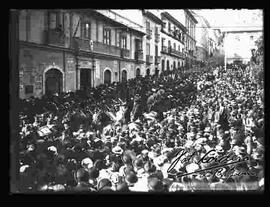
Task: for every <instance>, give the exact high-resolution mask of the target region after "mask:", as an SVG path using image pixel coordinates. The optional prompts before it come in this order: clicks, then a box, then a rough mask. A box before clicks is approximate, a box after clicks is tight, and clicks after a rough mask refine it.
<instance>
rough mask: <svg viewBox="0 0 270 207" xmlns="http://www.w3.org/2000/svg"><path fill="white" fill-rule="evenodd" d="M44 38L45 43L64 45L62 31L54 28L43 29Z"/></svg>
mask: <svg viewBox="0 0 270 207" xmlns="http://www.w3.org/2000/svg"><path fill="white" fill-rule="evenodd" d="M45 39H46V43H47V44H52V45H58V46H64V45H65V34H64V32H63V31H59V30H55V29H49V30H45Z"/></svg>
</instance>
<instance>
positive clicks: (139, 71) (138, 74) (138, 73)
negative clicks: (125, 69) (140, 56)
mask: <svg viewBox="0 0 270 207" xmlns="http://www.w3.org/2000/svg"><path fill="white" fill-rule="evenodd" d="M140 75H141V70H140V68H137V70H136V77H138V76H140Z"/></svg>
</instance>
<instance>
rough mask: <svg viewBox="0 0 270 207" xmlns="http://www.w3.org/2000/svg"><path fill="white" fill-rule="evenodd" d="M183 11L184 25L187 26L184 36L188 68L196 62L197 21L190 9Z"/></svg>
mask: <svg viewBox="0 0 270 207" xmlns="http://www.w3.org/2000/svg"><path fill="white" fill-rule="evenodd" d="M184 12H185V27H186V28H187V32H186V38H185V54H186V67H187V68H190V67H192V65H193V64H194V63H195V62H196V56H195V50H196V37H195V27H196V24H197V23H198V21H197V20H196V19H195V17H194V15H193V13H192V12H191V11H190V10H188V9H184Z"/></svg>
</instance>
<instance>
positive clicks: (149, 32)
mask: <svg viewBox="0 0 270 207" xmlns="http://www.w3.org/2000/svg"><path fill="white" fill-rule="evenodd" d="M142 14H143V25H144V27H145V29H146V36H144V41H143V42H144V45H143V48H145V49H144V51H145V57H146V62H145V64H146V66H145V67H146V74H145V75H153V74H159V71H160V70H161V54H160V51H161V38H160V31H161V26H162V21H161V19H160V18H159V17H157V16H156V15H154V14H153V13H151V12H150V11H146V10H143V11H142Z"/></svg>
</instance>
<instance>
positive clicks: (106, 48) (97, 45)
mask: <svg viewBox="0 0 270 207" xmlns="http://www.w3.org/2000/svg"><path fill="white" fill-rule="evenodd" d="M93 50H94V52H97V53H102V54H107V55H113V56H118V57H120V55H121V48H119V47H116V46H113V45H107V44H104V43H101V42H93Z"/></svg>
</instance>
